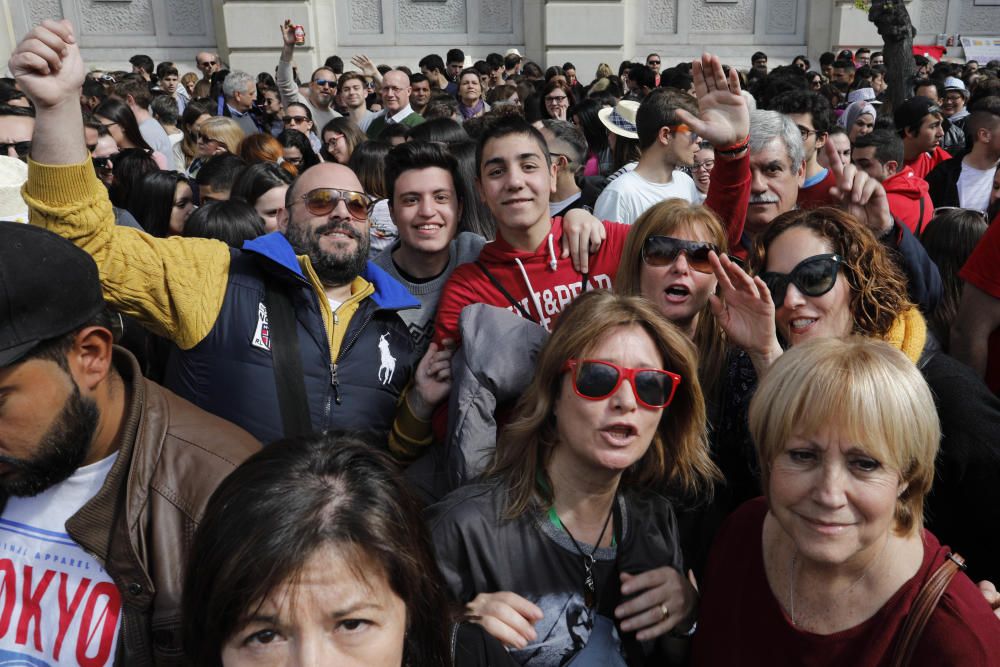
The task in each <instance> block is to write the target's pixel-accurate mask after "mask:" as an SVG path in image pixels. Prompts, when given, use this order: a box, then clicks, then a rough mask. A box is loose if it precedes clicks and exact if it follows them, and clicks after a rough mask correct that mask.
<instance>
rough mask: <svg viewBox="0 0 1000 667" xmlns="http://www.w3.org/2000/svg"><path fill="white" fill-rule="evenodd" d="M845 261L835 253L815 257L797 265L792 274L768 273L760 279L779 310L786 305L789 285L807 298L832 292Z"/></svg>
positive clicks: (807, 258)
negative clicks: (793, 286)
mask: <svg viewBox="0 0 1000 667" xmlns="http://www.w3.org/2000/svg"><path fill="white" fill-rule="evenodd" d="M843 261H844V260H843V258H841V256H840V255H835V254H833V253H827V254H825V255H813V256H812V257H806V258H805V259H804V260H802V261H801V262H799V263H798V264H796V265H795V268H794V269H792V272H791V273H777V272H775V271H768V272H767V273H763V274H761V276H760V278H761V280H763V281H764V284H766V285H767V289H768V290H770V292H771V298H772V299H773V300H774V307H775V309H778V308H781V306H782V304H784V303H785V293H786V292H787V291H788V286H789V285H795V287H796V288H797V289H798V290H799V291H800V292H802V293H803V294H805V295H806V296H823V295H824V294H826V293H827V292H829V291H830V290H832V289H833V286H834V285H836V284H837V274H838V273H840V265H841V263H843Z"/></svg>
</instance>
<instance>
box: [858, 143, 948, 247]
mask: <svg viewBox="0 0 1000 667" xmlns="http://www.w3.org/2000/svg"><path fill="white" fill-rule="evenodd" d="M851 161H852V162H854V165H855V166H856V167H857V168H858V169H861V170H862V171H865V172H867V173H868V175H869V176H871V177H872V178H874V179H875V180H877V181H878V182H879V183H881V184H882V187H883V188H884V189H885V196H886V199H888V200H889V212H890V213H891V214H892V216H893V217H894V218H895V219H896V220H898V221H899V222H901V223H903V224H904V225H906V226H907V227H908V228H909V230H910V231H911V232H913V233H914V234H916V235H917V236H919V235H920V234H922V233H923V231H924V228H925V227H926V225H927V223H928V222H930V219H931V218H932V217H934V203H933V202H932V201H931V196H930V194H929V192H928V186H927V181H925V180H924V179H922V178H920V177H919V176H917V175H916V174H915V173H914V172H913V169H912V168H911V167H906V166H903V140H902V139H900V138H899V136H898V135H897V134H896V133H895V132H892V131H891V130H876V131H874V132H871V133H869V134H866V135H864V136H861V137H858V138H857V139H856V140H855V142H854V148H853V149H852V151H851Z"/></svg>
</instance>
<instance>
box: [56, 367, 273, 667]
mask: <svg viewBox="0 0 1000 667" xmlns="http://www.w3.org/2000/svg"><path fill="white" fill-rule="evenodd" d="M114 363H115V368H116V369H117V370H118V372H119V374H120V375H121V376H122V378H123V380H124V381H125V385H126V386H127V387H128V391H129V392H130V396H129V402H128V405H127V407H126V411H125V421H124V423H123V424H122V426H121V431H120V438H121V440H120V443H119V448H118V459H117V460H116V461H115V463H114V465H113V466H112V468H111V472H109V473H108V477H107V479H106V480H105V481H104V486H102V487H101V490H100V491H99V492H98V493H97V495H96V496H94V498H92V499H91V500H90V502H88V503H87V504H86V505H84V506H83V507H82V508H81V509H80V511H79V512H77V513H76V514H74V515H73V516H72V517H71V518H70V520H69V521H67V522H66V530H67V532H68V533H69V534H70V536H71V537H72V538H73V539H74V540H75V541H76V542H77V543H79V544H80V545H81V546H83V548H84V549H86V550H87V551H88V552H90V553H91V554H93V555H94V556H95V557H96V558H97V559H98V560H100V561H101V563H102V564H103V565H104V568H105V570H107V572H108V573H109V574H110V575H111V578H112V579H113V580H114V582H115V584H116V585H117V586H118V589H119V590H120V591H121V596H122V621H121V622H122V627H121V633H120V634H119V637H118V652H117V654H116V656H115V664H116V665H123V666H124V665H127V666H128V667H138V666H142V665H184V664H188V663H187V661H186V660H185V659H184V654H183V650H182V645H181V615H180V613H181V612H180V607H181V590H182V588H183V584H184V568H185V565H186V560H187V553H188V548H189V547H190V545H191V540H192V537H193V536H194V531H195V528H197V526H198V522H199V521H200V519H201V516H202V514H203V513H204V511H205V504H206V503H207V502H208V498H209V496H211V495H212V492H213V491H215V487H216V486H218V484H219V482H221V481H222V479H223V478H224V477H226V475H228V474H229V473H230V472H231V471H232V470H233V469H234V468H235V467H236V466H237V465H239V464H240V463H241V462H242V461H243V460H244V459H246V458H247V457H248V456H250V455H251V454H253V453H254V452H256V451H257V450H258V449H260V444H259V443H258V442H257V441H256V440H254V439H253V437H252V436H250V434H249V433H247V432H246V431H244V430H242V429H240V428H239V427H237V426H234V425H233V424H230V423H229V422H227V421H224V420H222V419H219V418H218V417H215V416H213V415H211V414H209V413H207V412H204V411H203V410H201V409H199V408H196V407H195V406H194V405H192V404H190V403H188V402H187V401H185V400H183V399H181V398H179V397H177V396H175V395H174V394H173V393H171V392H169V391H167V390H166V389H164V388H163V387H160V386H159V385H156V384H154V383H152V382H150V381H148V380H146V379H145V378H143V377H142V374H141V372H140V370H139V365H138V362H137V361H136V359H135V357H133V356H132V355H131V354H130V353H129V352H127V351H126V350H124V349H123V348H115V358H114Z"/></svg>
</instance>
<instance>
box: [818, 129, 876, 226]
mask: <svg viewBox="0 0 1000 667" xmlns="http://www.w3.org/2000/svg"><path fill="white" fill-rule="evenodd" d="M823 150H825V151H826V158H827V161H828V162H829V163H830V171H832V172H833V177H834V179H835V180H836V185H834V186H833V187H832V188H830V195H831V196H832V197H833V198H835V199H839V200H840V205H841V206H842V207H843V208H844V209H845V210H846V211H847V212H848V213H850V214H851V215H853V216H854V217H855V218H857V219H858V220H860V221H861V222H862V223H863V224H864V225H865V226H866V227H868V229H870V230H871V231H872V233H873V234H874V235H875V236H877V237H879V236H882V235H883V234H885V233H886V232H888V231H889V230H890V229H891V228H892V213H890V212H889V200H888V198H887V197H886V195H885V189H884V188H883V187H882V184H881V183H879V182H878V181H876V180H875V179H874V178H872V177H871V176H869V175H868V174H867V173H866V172H864V171H862V170H861V169H858V168H857V167H855V166H854V165H853V164H848V165H844V164H842V163H841V161H840V158H839V157H838V156H837V149H836V148H834V146H833V142H832V141H828V142H826V145H825V146H824V147H823Z"/></svg>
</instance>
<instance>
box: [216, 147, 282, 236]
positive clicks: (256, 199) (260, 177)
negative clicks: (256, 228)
mask: <svg viewBox="0 0 1000 667" xmlns="http://www.w3.org/2000/svg"><path fill="white" fill-rule="evenodd" d="M292 180H293V177H292V175H291V174H289V173H288V171H286V170H285V169H283V168H282V167H279V166H278V165H276V164H274V163H272V162H259V163H257V164H252V165H250V166H249V167H247V168H246V169H244V170H243V172H242V173H240V175H239V176H238V177H237V178H236V181H235V182H234V183H233V189H232V190H231V191H230V197H231V198H232V199H241V200H243V201H245V202H246V203H248V204H250V206H252V207H253V208H254V210H255V211H257V215H259V216H260V218H261V220H262V221H263V222H264V231H265V233H269V232H273V231H276V230H277V229H278V214H279V213H280V212H281V211H282V210H283V209H284V208H285V193H286V192H287V191H288V186H290V185H291V184H292Z"/></svg>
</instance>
